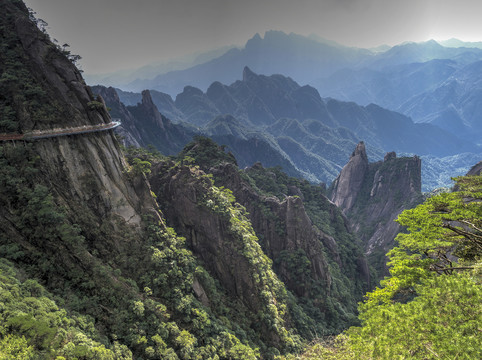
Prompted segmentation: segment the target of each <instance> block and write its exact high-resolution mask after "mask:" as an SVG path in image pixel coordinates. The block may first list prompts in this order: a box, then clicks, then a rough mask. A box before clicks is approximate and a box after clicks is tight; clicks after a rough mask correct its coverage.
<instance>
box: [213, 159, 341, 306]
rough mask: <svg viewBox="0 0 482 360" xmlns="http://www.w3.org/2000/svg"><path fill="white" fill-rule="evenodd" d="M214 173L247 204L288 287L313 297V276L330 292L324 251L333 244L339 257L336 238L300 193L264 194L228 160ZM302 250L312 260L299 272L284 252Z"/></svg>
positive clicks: (304, 295) (242, 202) (266, 247)
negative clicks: (309, 209) (309, 212)
mask: <svg viewBox="0 0 482 360" xmlns="http://www.w3.org/2000/svg"><path fill="white" fill-rule="evenodd" d="M212 173H213V175H214V176H215V177H216V178H218V179H222V180H221V181H219V183H220V184H221V183H222V184H223V186H225V187H226V188H228V189H230V190H232V191H233V194H234V195H235V197H236V200H237V201H238V202H239V203H240V204H242V205H243V206H244V207H246V210H247V211H248V214H249V215H248V216H249V219H250V221H251V223H252V224H253V228H254V230H255V232H256V234H259V235H260V237H261V238H262V246H263V250H264V251H265V253H266V254H267V255H268V256H269V257H270V258H271V259H272V260H273V262H274V264H275V268H276V269H277V273H278V274H279V275H280V277H281V279H282V280H283V281H284V282H285V284H286V285H287V287H288V289H290V290H291V291H293V292H294V293H295V294H296V295H298V296H302V297H306V298H309V297H310V296H312V297H313V296H315V294H313V293H312V291H313V289H311V285H312V284H310V281H309V280H310V279H312V280H314V281H315V282H316V283H319V284H320V283H321V284H323V285H322V286H323V287H324V292H325V293H326V294H329V293H330V288H331V275H330V272H329V270H328V264H327V261H326V259H325V255H324V253H323V249H324V246H323V243H324V242H328V243H330V244H333V245H332V247H331V248H332V250H333V253H331V254H330V255H332V256H334V258H336V259H338V261H339V254H338V253H337V251H336V243H335V241H334V239H333V238H331V237H329V236H328V235H326V234H324V233H322V232H321V231H319V230H318V229H317V228H316V227H315V226H313V223H312V221H311V220H310V218H309V217H308V215H307V214H306V211H305V208H304V204H303V201H302V199H301V198H300V197H299V196H287V197H286V198H285V200H283V201H280V200H279V199H278V198H276V197H274V196H271V197H265V196H260V195H259V194H258V193H256V192H255V191H254V190H253V188H252V187H251V186H250V185H249V184H248V183H247V182H246V181H244V180H242V178H241V176H240V175H239V172H238V170H237V168H235V166H233V165H231V164H226V165H223V166H219V167H217V168H214V169H212ZM296 252H300V253H303V254H305V256H306V259H307V260H308V261H309V264H310V265H309V267H308V268H309V272H310V273H309V274H303V275H302V276H296V275H295V274H293V273H292V270H293V269H291V268H290V265H289V264H288V263H287V261H286V259H283V254H287V253H296Z"/></svg>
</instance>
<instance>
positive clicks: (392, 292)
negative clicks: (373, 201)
mask: <svg viewBox="0 0 482 360" xmlns="http://www.w3.org/2000/svg"><path fill="white" fill-rule="evenodd" d="M456 181H457V186H458V187H459V188H460V191H456V192H452V193H442V194H440V195H437V196H433V197H431V198H429V199H427V200H426V201H425V202H424V203H423V204H421V205H419V206H417V207H416V208H414V209H411V210H406V211H404V212H403V213H402V214H400V216H399V217H398V219H397V221H398V222H399V223H400V224H401V225H403V226H405V227H406V228H407V230H408V233H400V234H399V235H398V236H397V238H396V240H397V241H398V243H399V245H398V246H397V247H395V248H394V249H392V250H391V251H390V252H389V253H388V257H389V259H390V261H389V263H388V264H389V266H390V275H391V276H390V278H388V279H386V280H383V281H382V285H383V287H382V288H380V289H377V290H376V291H374V292H373V293H371V294H369V297H368V302H367V304H368V305H371V304H373V305H376V304H378V303H380V302H381V303H387V302H389V301H391V300H392V299H394V298H398V299H409V298H411V297H412V296H414V294H416V291H415V289H414V286H415V285H416V284H417V283H418V282H420V281H421V280H423V279H428V278H432V277H434V276H435V275H437V274H447V275H449V274H453V273H455V272H458V271H463V270H467V269H470V268H471V267H472V265H471V264H472V263H473V262H474V261H476V260H477V259H479V258H480V255H481V254H482V231H481V229H482V206H480V204H481V201H482V181H481V177H480V176H474V177H460V178H457V179H456ZM455 256H456V257H455Z"/></svg>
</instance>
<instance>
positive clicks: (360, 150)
mask: <svg viewBox="0 0 482 360" xmlns="http://www.w3.org/2000/svg"><path fill="white" fill-rule="evenodd" d="M357 156H358V157H361V158H362V159H363V160H364V161H366V162H367V163H368V157H367V151H366V148H365V143H364V142H363V141H360V142H359V143H358V145H357V146H356V148H355V150H354V151H353V153H352V154H351V157H350V159H351V158H354V157H357Z"/></svg>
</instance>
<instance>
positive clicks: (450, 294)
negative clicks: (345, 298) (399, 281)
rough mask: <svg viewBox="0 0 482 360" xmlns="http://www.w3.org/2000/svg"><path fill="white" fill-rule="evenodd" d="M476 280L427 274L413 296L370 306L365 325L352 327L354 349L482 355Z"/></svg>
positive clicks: (386, 355) (369, 354)
mask: <svg viewBox="0 0 482 360" xmlns="http://www.w3.org/2000/svg"><path fill="white" fill-rule="evenodd" d="M479 276H480V274H479ZM475 280H476V279H474V278H473V277H472V276H471V275H470V274H454V275H441V276H437V277H433V278H429V279H425V280H422V281H421V282H420V283H419V284H417V285H416V286H415V287H414V290H415V291H416V293H417V297H416V298H415V299H414V300H412V301H410V302H408V303H405V304H403V303H398V302H394V303H387V304H383V305H380V306H378V307H371V308H369V309H368V310H366V311H364V312H363V313H362V315H361V318H362V320H363V327H361V328H352V329H350V331H349V332H348V335H349V336H350V344H351V347H352V349H353V350H354V351H355V352H356V353H357V354H359V355H360V357H358V358H375V359H393V358H395V357H400V358H404V357H405V358H410V359H439V358H443V359H478V358H480V357H481V356H482V348H481V346H480V345H481V344H482V336H481V334H480V324H481V322H482V308H481V305H480V304H482V289H481V285H480V278H479V283H477V282H476V281H475ZM362 354H363V355H362Z"/></svg>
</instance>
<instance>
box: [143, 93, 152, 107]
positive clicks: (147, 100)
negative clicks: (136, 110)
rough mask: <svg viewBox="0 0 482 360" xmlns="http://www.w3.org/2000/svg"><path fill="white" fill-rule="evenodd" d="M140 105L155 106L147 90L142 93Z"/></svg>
mask: <svg viewBox="0 0 482 360" xmlns="http://www.w3.org/2000/svg"><path fill="white" fill-rule="evenodd" d="M142 105H144V106H149V107H151V106H155V105H154V102H153V101H152V96H151V92H150V91H149V90H144V91H142Z"/></svg>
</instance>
